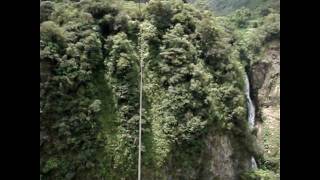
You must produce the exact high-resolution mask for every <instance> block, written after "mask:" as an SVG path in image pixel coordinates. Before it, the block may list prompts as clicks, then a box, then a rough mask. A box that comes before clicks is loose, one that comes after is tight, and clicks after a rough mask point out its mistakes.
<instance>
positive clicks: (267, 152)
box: [250, 41, 280, 171]
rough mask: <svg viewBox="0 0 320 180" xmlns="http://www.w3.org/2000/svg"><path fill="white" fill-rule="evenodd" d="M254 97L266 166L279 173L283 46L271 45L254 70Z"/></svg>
mask: <svg viewBox="0 0 320 180" xmlns="http://www.w3.org/2000/svg"><path fill="white" fill-rule="evenodd" d="M250 72H251V81H252V89H253V95H254V99H255V102H256V106H257V121H256V122H257V124H256V127H257V130H258V131H257V137H258V142H259V144H260V146H261V148H263V154H264V161H265V165H266V166H267V167H269V168H270V169H273V170H275V171H278V170H279V168H280V167H279V163H280V161H279V160H280V42H279V41H273V42H271V43H269V44H268V45H267V46H266V48H265V50H264V53H262V56H261V58H260V60H259V61H256V62H255V63H253V64H252V66H251V71H250Z"/></svg>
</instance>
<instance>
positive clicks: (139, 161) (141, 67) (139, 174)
mask: <svg viewBox="0 0 320 180" xmlns="http://www.w3.org/2000/svg"><path fill="white" fill-rule="evenodd" d="M140 4H141V0H139V17H141V7H140V6H141V5H140ZM139 20H141V19H139ZM140 41H141V37H139V38H138V43H139V45H138V46H139V59H140V109H139V110H140V112H139V113H140V114H139V116H140V118H139V157H138V180H141V123H142V87H143V61H142V56H141V53H142V50H141V42H140Z"/></svg>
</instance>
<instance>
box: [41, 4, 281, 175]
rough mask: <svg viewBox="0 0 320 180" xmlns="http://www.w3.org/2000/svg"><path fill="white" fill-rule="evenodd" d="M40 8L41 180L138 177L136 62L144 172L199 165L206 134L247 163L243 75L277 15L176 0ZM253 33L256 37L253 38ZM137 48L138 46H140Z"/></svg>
mask: <svg viewBox="0 0 320 180" xmlns="http://www.w3.org/2000/svg"><path fill="white" fill-rule="evenodd" d="M141 8H142V13H141V14H140V13H139V8H138V4H136V3H135V2H133V1H119V0H83V1H76V0H73V1H72V0H70V1H59V0H56V1H42V2H41V3H40V16H41V17H40V32H41V34H40V37H41V39H40V70H41V76H40V78H41V80H40V91H41V92H40V179H43V180H46V179H54V180H57V179H101V178H105V179H121V178H125V179H135V177H136V173H137V151H138V149H137V147H138V122H139V73H140V70H139V59H140V58H142V59H143V61H144V62H145V66H144V69H145V70H144V74H145V77H144V83H145V85H144V87H143V88H144V89H143V94H144V99H143V100H144V102H143V107H144V109H143V112H144V114H143V115H144V116H143V119H144V122H143V167H144V169H145V170H146V171H148V172H154V173H155V174H156V176H158V177H159V178H160V177H162V175H161V172H162V169H163V168H164V167H166V166H167V165H168V162H169V160H170V159H171V160H172V159H174V160H175V163H176V164H175V167H176V168H181V169H183V170H185V171H187V170H188V169H190V168H192V167H194V166H195V165H197V163H198V162H197V157H198V156H199V155H200V154H201V149H202V147H203V145H204V144H203V142H202V141H201V140H202V138H203V137H204V136H205V135H206V134H207V133H209V131H210V133H216V134H227V135H228V136H230V137H232V138H233V139H235V140H236V141H237V142H238V147H235V149H238V150H239V152H238V153H240V152H241V153H247V154H256V149H255V146H254V136H253V135H252V134H251V133H250V132H249V129H248V126H247V118H246V117H247V113H246V102H245V96H244V92H243V75H244V73H245V67H246V65H247V64H246V63H248V62H252V61H254V57H255V56H256V55H257V54H258V53H259V51H258V50H257V48H258V49H259V47H261V46H262V44H263V43H265V42H266V41H270V40H272V39H274V38H278V37H279V36H280V35H279V33H280V31H279V28H278V23H279V15H278V14H276V13H272V12H271V13H269V14H268V15H265V16H263V17H259V18H253V17H252V16H251V14H250V12H248V10H245V9H241V10H239V11H237V12H236V13H235V14H234V15H230V16H228V17H220V18H218V17H215V16H213V15H212V13H210V12H208V11H206V12H203V11H200V10H198V9H196V8H194V7H193V5H191V4H186V3H183V1H180V0H174V1H160V0H151V1H150V2H149V3H148V4H147V5H144V4H142V5H141ZM257 35H259V36H257ZM139 42H140V43H139Z"/></svg>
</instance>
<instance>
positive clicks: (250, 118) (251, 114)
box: [245, 75, 257, 169]
mask: <svg viewBox="0 0 320 180" xmlns="http://www.w3.org/2000/svg"><path fill="white" fill-rule="evenodd" d="M245 93H246V97H247V103H248V123H249V128H250V129H252V128H253V127H254V119H255V107H254V105H253V103H252V100H251V97H250V83H249V78H248V75H245ZM251 168H252V169H257V163H256V160H255V159H254V157H251Z"/></svg>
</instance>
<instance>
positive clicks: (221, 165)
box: [201, 136, 235, 180]
mask: <svg viewBox="0 0 320 180" xmlns="http://www.w3.org/2000/svg"><path fill="white" fill-rule="evenodd" d="M232 154H233V149H232V145H231V142H230V139H229V138H228V137H227V136H210V137H208V139H207V140H206V152H205V153H204V156H203V161H207V164H206V165H204V170H203V172H202V173H201V174H202V177H201V179H203V180H214V179H219V180H233V179H235V170H234V163H233V160H232Z"/></svg>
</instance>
